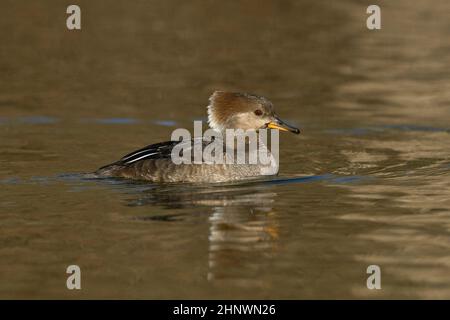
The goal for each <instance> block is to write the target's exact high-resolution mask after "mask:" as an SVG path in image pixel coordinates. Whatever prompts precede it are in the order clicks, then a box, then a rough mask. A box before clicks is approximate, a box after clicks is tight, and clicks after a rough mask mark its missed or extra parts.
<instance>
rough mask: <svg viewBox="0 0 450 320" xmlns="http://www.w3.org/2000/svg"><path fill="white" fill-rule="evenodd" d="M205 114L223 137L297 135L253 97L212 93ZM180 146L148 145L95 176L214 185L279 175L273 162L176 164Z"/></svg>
mask: <svg viewBox="0 0 450 320" xmlns="http://www.w3.org/2000/svg"><path fill="white" fill-rule="evenodd" d="M207 112H208V124H209V126H210V128H211V129H213V130H215V131H217V132H218V133H223V135H224V136H225V132H226V130H227V129H242V130H249V129H250V130H256V132H258V130H260V129H276V130H280V131H290V132H292V133H295V134H299V133H300V130H299V129H298V128H295V127H293V126H291V125H288V124H287V123H285V122H284V121H282V120H281V119H280V118H279V117H278V116H277V114H276V113H275V111H274V107H273V104H272V102H270V101H269V100H268V99H267V98H265V97H262V96H257V95H254V94H249V93H239V92H225V91H215V92H214V93H213V94H212V95H211V96H210V98H209V105H208V107H207ZM200 139H201V140H202V141H201V145H202V146H203V147H206V146H208V145H209V144H210V143H211V140H208V139H205V138H200ZM194 140H195V138H194V139H193V140H192V141H189V143H191V142H192V143H191V144H193V143H194ZM213 140H214V139H213ZM179 143H180V141H166V142H160V143H156V144H151V145H149V146H146V147H144V148H142V149H139V150H137V151H134V152H132V153H129V154H127V155H125V156H124V157H122V158H121V159H120V160H119V161H117V162H114V163H112V164H109V165H106V166H104V167H101V168H100V169H98V170H97V171H96V172H95V173H94V175H95V176H97V177H121V178H129V179H134V180H147V181H152V182H188V183H215V182H229V181H240V180H244V179H252V178H258V177H261V176H263V175H266V174H267V173H264V169H272V170H268V171H267V170H266V172H269V173H270V174H273V175H276V174H278V163H275V162H271V163H270V164H261V163H257V164H250V163H244V164H243V163H237V162H236V161H234V162H232V163H229V162H225V161H224V163H221V164H220V163H181V164H176V163H174V161H173V160H172V151H173V150H174V148H175V147H176V146H177V145H178V144H179ZM220 143H222V140H220ZM223 143H224V142H223ZM222 150H223V153H224V154H223V157H226V155H225V154H226V150H227V147H226V146H225V143H224V147H223V149H222ZM183 151H185V150H183ZM269 154H270V152H269ZM220 156H222V155H220ZM247 156H248V155H247ZM268 167H270V168H268Z"/></svg>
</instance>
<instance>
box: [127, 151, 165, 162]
mask: <svg viewBox="0 0 450 320" xmlns="http://www.w3.org/2000/svg"><path fill="white" fill-rule="evenodd" d="M139 153H140V152H139ZM154 154H158V152H154V153H149V154H145V155H143V156H141V157H139V158H137V159H133V160H131V161H127V162H126V163H127V164H130V163H133V162H136V161H138V160H141V159H144V158H147V157H150V156H152V155H154Z"/></svg>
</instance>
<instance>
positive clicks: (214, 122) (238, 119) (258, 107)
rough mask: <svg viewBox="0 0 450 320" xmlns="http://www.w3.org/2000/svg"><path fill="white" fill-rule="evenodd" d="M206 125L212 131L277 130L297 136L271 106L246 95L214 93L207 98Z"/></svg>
mask: <svg viewBox="0 0 450 320" xmlns="http://www.w3.org/2000/svg"><path fill="white" fill-rule="evenodd" d="M208 123H209V126H210V127H211V128H212V129H215V130H219V131H224V130H225V129H243V130H248V129H254V130H258V129H266V128H269V129H278V130H281V131H290V132H293V133H295V134H299V133H300V130H299V129H298V128H295V127H293V126H290V125H288V124H286V123H285V122H284V121H282V120H281V119H280V118H278V116H277V115H276V113H275V111H274V110H273V104H272V102H270V101H269V100H267V99H266V98H264V97H260V96H256V95H253V94H248V93H238V92H224V91H216V92H214V93H213V94H212V95H211V97H210V98H209V106H208Z"/></svg>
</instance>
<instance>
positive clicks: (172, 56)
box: [0, 0, 450, 298]
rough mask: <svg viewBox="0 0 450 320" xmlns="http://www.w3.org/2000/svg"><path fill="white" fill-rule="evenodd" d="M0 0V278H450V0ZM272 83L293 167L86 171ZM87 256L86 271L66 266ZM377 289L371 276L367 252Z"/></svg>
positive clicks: (296, 294)
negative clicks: (170, 173)
mask: <svg viewBox="0 0 450 320" xmlns="http://www.w3.org/2000/svg"><path fill="white" fill-rule="evenodd" d="M77 3H78V4H79V5H80V6H81V10H82V30H81V31H68V30H67V29H66V27H65V19H66V14H65V10H66V6H67V5H68V4H66V3H64V2H61V1H56V0H55V1H43V0H39V1H24V0H19V1H17V0H14V1H13V0H2V2H1V3H0V12H1V13H2V17H1V19H0V40H1V41H0V42H1V45H0V297H1V298H58V297H59V298H74V297H75V298H372V297H378V298H393V297H397V298H399V297H401V298H405V297H408V298H450V242H449V239H450V237H449V235H450V143H449V142H450V139H449V138H450V133H449V128H450V125H449V123H450V40H449V39H450V38H449V35H450V19H449V13H450V2H448V1H444V0H434V1H432V2H430V1H424V0H420V1H414V2H411V1H406V0H395V1H379V2H378V4H379V5H380V6H381V10H382V29H381V30H379V31H369V30H368V29H367V28H366V25H365V20H366V17H367V14H366V8H367V6H368V5H369V4H372V3H369V2H366V1H350V0H346V1H306V0H305V1H298V0H296V1H294V0H292V1H257V0H249V1H239V2H237V1H236V2H234V1H200V0H198V1H99V0H95V1H77ZM216 89H222V90H236V91H246V92H252V93H257V94H261V95H264V96H267V97H268V98H270V99H271V100H272V101H273V102H274V104H275V106H276V108H277V110H278V113H279V114H280V115H281V116H282V117H283V118H285V119H287V120H289V121H290V122H291V123H293V124H296V125H298V126H300V127H301V128H302V129H303V135H300V136H294V135H290V134H283V135H281V139H282V142H281V146H280V157H281V170H280V176H279V177H278V178H277V180H275V181H271V182H265V183H246V184H240V185H232V186H229V185H228V186H226V185H215V186H183V185H171V186H169V185H166V186H161V185H150V184H145V183H131V182H126V181H117V180H106V181H90V180H83V179H81V178H80V176H79V175H77V173H79V172H86V171H92V170H95V169H96V168H98V167H99V166H101V165H104V164H106V163H109V162H111V161H114V160H116V159H118V158H119V157H120V156H122V155H124V154H126V153H128V152H129V151H132V150H135V149H137V148H139V147H142V146H144V145H147V144H150V143H154V142H158V141H161V140H168V139H169V137H170V134H171V132H172V130H174V129H175V128H178V127H184V128H192V121H193V120H196V119H204V117H205V115H206V112H205V106H206V104H207V98H208V96H209V95H210V94H211V92H212V91H214V90H216ZM71 264H77V265H79V266H80V267H81V270H82V290H81V291H69V290H67V289H66V286H65V283H66V277H67V274H66V273H65V269H66V267H67V266H68V265H71ZM371 264H376V265H379V266H380V267H381V271H382V290H378V291H371V290H368V289H367V288H366V278H367V274H366V268H367V266H368V265H371Z"/></svg>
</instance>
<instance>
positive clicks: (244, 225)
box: [129, 184, 279, 286]
mask: <svg viewBox="0 0 450 320" xmlns="http://www.w3.org/2000/svg"><path fill="white" fill-rule="evenodd" d="M249 185H250V186H249ZM271 189H273V186H268V185H265V184H262V185H260V184H253V185H252V184H246V185H227V186H213V187H196V186H188V187H186V186H183V187H180V186H178V187H177V186H173V187H165V188H161V187H158V188H153V189H150V190H146V192H139V197H138V198H137V199H134V200H132V201H131V202H130V203H129V205H131V206H141V205H153V206H163V207H165V208H169V209H189V208H195V210H196V211H195V212H196V213H197V214H198V212H199V208H202V210H203V211H204V212H208V213H209V217H208V223H209V235H208V273H207V279H208V280H209V281H211V282H218V281H226V282H227V283H230V282H236V283H237V284H239V285H240V286H246V285H247V284H248V285H249V286H250V285H251V286H255V285H257V284H258V282H259V280H258V273H259V272H263V271H264V269H265V267H266V266H269V263H270V261H271V260H272V258H273V257H274V255H276V253H277V249H278V246H277V239H278V237H279V224H278V221H277V215H276V211H275V210H274V203H275V199H276V197H277V194H276V193H275V192H273V191H272V190H271ZM200 211H201V210H200ZM139 219H143V220H164V221H177V215H176V214H175V215H174V214H173V213H172V214H171V215H170V216H169V215H168V216H166V217H165V216H161V215H159V216H147V217H139ZM186 227H189V226H186Z"/></svg>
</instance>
